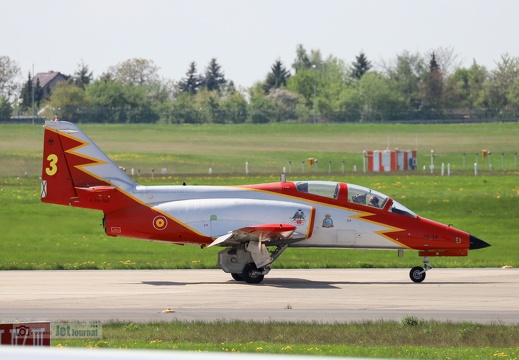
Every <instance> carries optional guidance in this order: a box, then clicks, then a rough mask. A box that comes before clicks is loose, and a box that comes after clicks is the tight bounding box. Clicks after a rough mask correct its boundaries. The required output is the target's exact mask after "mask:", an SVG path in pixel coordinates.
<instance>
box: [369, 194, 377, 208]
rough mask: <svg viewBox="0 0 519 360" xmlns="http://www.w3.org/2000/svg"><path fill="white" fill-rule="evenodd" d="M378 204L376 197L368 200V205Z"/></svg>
mask: <svg viewBox="0 0 519 360" xmlns="http://www.w3.org/2000/svg"><path fill="white" fill-rule="evenodd" d="M378 202H379V200H378V197H376V196H372V197H371V198H370V199H369V203H370V204H371V205H374V206H378Z"/></svg>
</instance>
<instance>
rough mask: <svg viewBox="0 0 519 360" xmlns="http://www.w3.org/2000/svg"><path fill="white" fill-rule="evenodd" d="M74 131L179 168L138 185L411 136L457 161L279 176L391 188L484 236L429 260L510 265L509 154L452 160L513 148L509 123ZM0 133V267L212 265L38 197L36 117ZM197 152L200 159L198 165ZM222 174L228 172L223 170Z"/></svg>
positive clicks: (124, 158) (324, 260)
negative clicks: (498, 159)
mask: <svg viewBox="0 0 519 360" xmlns="http://www.w3.org/2000/svg"><path fill="white" fill-rule="evenodd" d="M84 128H85V131H86V132H87V134H88V135H90V136H91V138H92V139H94V141H96V142H97V143H98V145H99V146H100V147H101V148H103V149H104V150H106V151H107V153H108V154H109V155H110V156H111V157H112V158H114V160H116V162H117V163H118V164H120V165H123V166H128V164H130V166H133V165H131V164H134V165H135V166H136V169H137V168H138V167H137V166H141V165H142V168H143V169H144V166H145V165H144V162H142V161H144V160H145V161H148V162H149V163H150V164H151V165H150V167H149V168H154V169H160V168H161V167H162V166H167V167H168V169H169V170H171V169H178V170H177V172H179V174H175V171H173V174H167V175H164V176H163V175H159V174H158V171H157V172H156V175H155V176H154V177H153V178H151V176H150V174H144V172H145V171H144V170H143V171H142V174H141V175H142V176H141V177H138V176H135V180H136V181H137V182H139V183H144V184H180V183H182V182H184V181H185V182H187V183H188V184H207V185H212V184H218V185H221V184H244V183H258V182H272V181H278V179H279V176H278V173H279V171H276V169H280V168H282V166H286V165H287V163H286V162H285V161H286V159H289V158H293V159H306V158H307V157H309V156H316V153H317V152H319V154H322V157H321V158H322V159H328V158H333V157H334V156H335V160H334V162H332V164H335V163H337V164H338V163H339V162H340V159H341V158H343V159H347V160H348V161H350V162H355V159H356V158H358V157H359V156H360V161H362V156H361V155H359V154H358V152H360V153H361V152H362V150H361V149H364V148H367V149H370V148H373V146H375V144H377V143H379V144H380V143H383V144H384V145H386V143H387V142H388V141H389V142H390V145H391V146H393V145H395V146H396V145H398V146H399V147H400V148H408V147H409V148H415V146H416V144H418V148H419V149H420V148H422V149H428V148H434V149H437V151H436V152H437V153H442V155H444V156H443V157H439V158H440V159H443V158H445V159H453V161H454V160H455V159H456V158H459V159H458V160H459V161H458V163H459V164H458V163H453V165H452V168H453V171H452V176H440V173H439V172H438V171H436V172H435V173H434V174H432V175H431V174H430V171H429V170H427V171H425V172H424V171H421V170H419V171H414V172H406V173H402V172H400V173H396V174H391V175H388V174H382V175H372V174H362V173H361V172H357V173H354V172H352V171H351V169H352V168H353V166H348V168H350V170H348V171H346V172H345V174H342V173H341V171H340V169H334V170H339V171H338V172H337V171H335V172H333V171H332V174H328V171H327V169H322V168H321V169H318V170H317V169H313V170H312V172H310V171H309V169H306V170H307V172H306V173H304V174H302V172H301V169H300V168H298V169H297V170H296V166H293V169H292V174H288V178H289V179H298V178H307V179H330V180H338V181H345V182H351V183H357V184H361V185H365V186H368V187H372V188H374V189H376V190H380V191H381V192H383V193H386V194H388V195H390V196H393V197H394V198H395V199H396V200H398V201H399V202H401V203H403V204H404V205H406V206H408V207H409V208H411V209H412V210H414V211H415V212H417V213H418V214H419V215H422V216H425V217H428V218H431V219H434V220H437V221H440V222H444V223H452V224H453V225H454V226H456V227H458V228H460V229H463V230H465V231H468V232H470V233H471V234H473V235H475V236H477V237H480V238H481V239H483V240H485V241H487V242H489V243H490V244H492V247H490V248H486V249H483V250H480V251H474V252H471V253H470V254H469V256H468V257H467V258H457V257H454V258H437V259H436V258H435V259H432V262H433V265H434V266H438V267H445V266H450V267H499V266H504V265H510V266H519V260H518V259H519V239H518V237H519V236H518V234H519V231H518V230H519V224H518V223H517V221H516V218H517V214H518V205H517V200H518V198H519V183H518V181H517V180H518V174H519V172H518V171H515V170H514V169H513V167H514V165H515V164H514V163H513V161H512V162H510V160H512V157H513V156H506V155H505V158H506V159H507V161H508V162H507V163H505V167H506V168H507V169H506V170H498V169H495V168H494V170H493V171H490V170H488V168H487V169H485V166H483V165H482V170H481V171H480V172H479V174H478V176H474V174H473V172H472V171H471V170H468V169H467V170H465V171H463V170H462V169H459V168H460V166H461V165H460V164H461V162H460V161H461V157H460V154H462V151H466V152H467V153H471V154H472V153H473V154H474V157H475V154H476V153H478V154H479V151H480V150H481V149H482V148H486V149H496V150H492V151H495V152H501V151H503V152H506V154H512V153H514V152H515V148H516V147H519V142H517V139H519V125H518V124H516V123H488V124H458V125H373V124H346V125H317V126H315V127H314V126H312V125H300V126H299V125H279V124H275V125H268V126H259V125H243V126H241V125H240V126H169V127H168V126H150V125H149V126H140V125H137V126H115V125H114V126H106V125H105V126H102V125H88V126H84ZM0 132H1V133H2V135H3V136H2V141H1V142H0V172H1V173H0V226H1V228H2V234H1V235H0V237H1V239H2V241H0V254H2V256H1V258H0V269H111V268H116V269H117V268H125V269H127V268H199V267H200V268H202V267H210V268H214V267H217V263H216V261H217V260H216V252H217V251H218V249H204V250H200V249H199V248H198V247H191V246H185V247H180V246H175V245H169V244H162V243H152V242H145V241H139V240H131V239H124V238H110V237H107V236H105V235H104V232H103V229H102V227H101V225H100V224H101V218H102V214H101V213H98V212H95V211H88V210H83V209H73V208H67V207H61V206H55V205H46V204H42V203H41V202H40V201H39V186H40V185H39V180H38V175H39V172H40V171H41V170H40V167H41V147H42V144H41V141H42V128H41V126H31V125H19V126H18V125H1V126H0ZM388 139H389V140H388ZM416 139H420V140H418V141H417V140H416ZM426 139H427V140H426ZM455 139H458V141H455ZM193 144H194V145H193ZM425 144H426V145H425ZM463 149H467V150H463ZM425 152H426V153H427V151H425ZM280 154H281V155H280ZM429 154H430V153H429ZM249 158H250V160H251V162H252V163H256V162H257V163H260V162H262V161H264V162H265V163H268V164H269V165H265V168H264V169H263V170H264V172H265V173H264V174H257V173H251V174H249V175H245V174H236V173H238V172H239V171H240V170H239V169H240V168H243V169H241V170H242V171H244V166H243V164H244V163H242V164H239V165H236V163H240V162H242V161H243V160H245V159H249ZM422 158H424V159H425V160H426V161H427V164H428V163H430V157H426V154H420V152H419V161H420V159H422ZM143 159H144V160H143ZM164 159H171V163H169V162H167V161H166V162H167V164H166V165H162V164H163V163H162V162H163V161H165V160H164ZM479 160H480V161H481V158H479ZM132 161H134V162H135V163H133V162H132ZM168 161H169V160H168ZM204 161H205V162H206V164H205V165H203V166H202V165H200V164H202V163H204ZM485 161H487V160H485ZM297 162H299V160H298V161H297ZM294 163H296V162H295V161H294ZM361 164H362V162H360V166H359V168H360V169H361V168H362V165H361ZM456 164H457V165H456ZM484 164H486V163H484ZM208 165H210V166H213V167H214V172H213V175H212V176H209V175H207V174H206V170H205V167H206V166H208ZM196 166H199V167H200V168H196ZM496 166H497V165H496ZM250 167H251V168H254V166H252V165H251V166H250ZM185 168H187V170H186V169H185ZM180 169H182V173H181V171H180ZM218 169H226V172H225V173H222V174H219V173H218V171H217V170H218ZM169 170H168V172H169ZM287 171H288V169H287ZM25 173H27V175H26V176H25ZM192 173H196V174H192ZM232 173H234V175H229V174H232ZM1 175H3V176H1ZM20 175H21V176H20ZM420 263H421V259H420V258H418V257H417V256H416V253H410V254H408V255H406V256H405V257H404V258H397V256H396V254H395V252H389V251H350V250H342V251H336V250H316V249H290V250H289V251H287V252H285V253H284V254H283V256H282V257H280V259H279V260H278V261H277V262H276V263H275V264H274V265H275V266H276V267H281V268H289V267H296V268H297V267H316V268H323V267H411V266H414V265H419V264H420Z"/></svg>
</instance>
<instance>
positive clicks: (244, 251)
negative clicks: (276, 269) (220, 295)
mask: <svg viewBox="0 0 519 360" xmlns="http://www.w3.org/2000/svg"><path fill="white" fill-rule="evenodd" d="M262 246H265V245H262ZM287 247H288V245H283V246H281V245H278V246H276V247H275V248H274V250H272V251H267V250H268V249H265V251H264V252H263V254H264V255H263V258H262V259H259V258H258V257H256V260H254V257H255V254H251V251H250V248H249V246H248V245H244V246H236V247H232V248H231V249H225V250H222V251H220V252H219V253H218V264H219V265H220V267H221V268H222V270H223V271H225V272H227V273H230V274H231V276H232V277H233V279H234V280H236V281H245V282H246V283H247V284H259V283H260V282H262V281H263V279H264V278H265V275H267V274H268V273H269V272H270V270H271V267H270V264H272V263H273V262H274V261H275V260H276V259H277V258H278V257H279V255H281V253H282V252H283V251H285V249H286V248H287ZM257 263H260V264H261V266H257Z"/></svg>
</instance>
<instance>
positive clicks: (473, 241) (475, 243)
mask: <svg viewBox="0 0 519 360" xmlns="http://www.w3.org/2000/svg"><path fill="white" fill-rule="evenodd" d="M489 246H490V244H489V243H487V242H485V241H483V240H481V239H478V238H477V237H475V236H472V235H470V248H469V249H470V250H477V249H483V248H486V247H489Z"/></svg>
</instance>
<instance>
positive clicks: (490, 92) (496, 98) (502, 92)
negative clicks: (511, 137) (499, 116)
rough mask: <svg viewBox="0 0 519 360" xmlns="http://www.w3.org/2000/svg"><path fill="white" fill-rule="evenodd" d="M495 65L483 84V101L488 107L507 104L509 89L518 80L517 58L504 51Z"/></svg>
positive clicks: (518, 60) (518, 65) (499, 106)
mask: <svg viewBox="0 0 519 360" xmlns="http://www.w3.org/2000/svg"><path fill="white" fill-rule="evenodd" d="M496 65H497V68H496V69H494V70H493V71H492V72H491V73H490V79H489V81H488V82H487V84H486V86H485V92H486V101H485V103H486V105H487V107H489V108H493V109H503V108H505V107H506V106H508V105H509V99H510V90H511V89H512V87H513V86H514V84H516V83H517V82H518V81H519V58H517V57H513V56H511V55H510V54H508V53H506V54H503V55H501V61H499V62H498V63H496ZM514 103H517V101H515V100H514Z"/></svg>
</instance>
